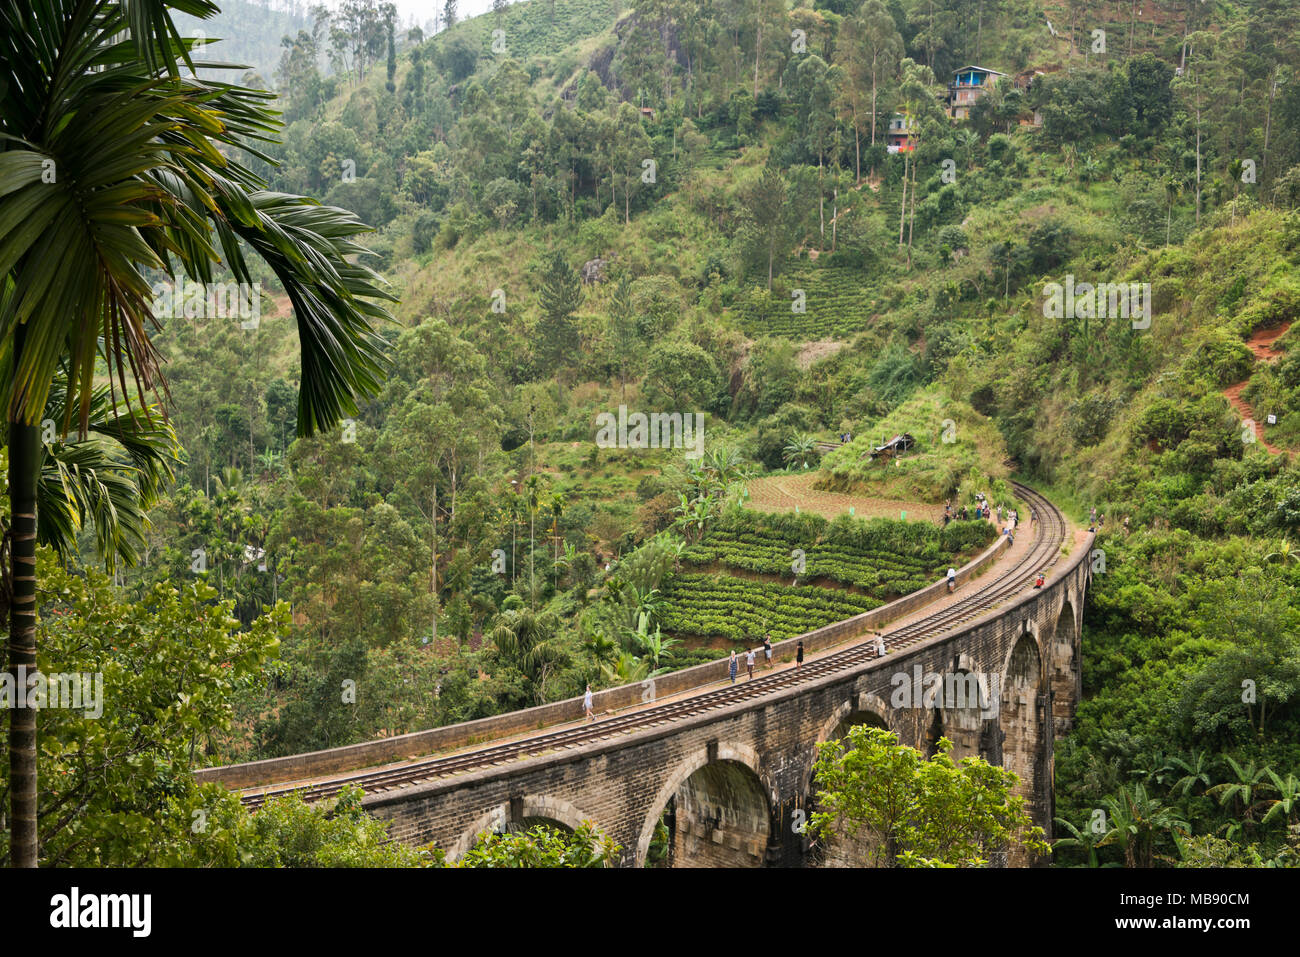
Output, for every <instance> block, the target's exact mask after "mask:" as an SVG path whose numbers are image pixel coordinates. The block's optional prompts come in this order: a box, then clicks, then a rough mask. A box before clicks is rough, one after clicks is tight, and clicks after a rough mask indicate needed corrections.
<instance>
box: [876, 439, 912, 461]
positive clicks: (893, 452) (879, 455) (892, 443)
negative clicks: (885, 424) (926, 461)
mask: <svg viewBox="0 0 1300 957" xmlns="http://www.w3.org/2000/svg"><path fill="white" fill-rule="evenodd" d="M914 445H916V439H914V438H913V437H912V436H911V434H910V433H908V432H901V433H899V434H898V435H896V436H894V437H893V438H892V439H890V440H889V441H888V442H886V443H885V444H884V445H877V446H875V447H874V448H873V449H872V450H871V451H870V452H868V453H867V456H868V457H869V458H870V459H871V460H872V461H873V462H874V461H877V460H880V461H886V462H887V461H889V460H890V459H892V458H896V457H897V456H899V455H902V454H903V453H904V452H906V451H907V450H908V449H910V448H912V447H913V446H914Z"/></svg>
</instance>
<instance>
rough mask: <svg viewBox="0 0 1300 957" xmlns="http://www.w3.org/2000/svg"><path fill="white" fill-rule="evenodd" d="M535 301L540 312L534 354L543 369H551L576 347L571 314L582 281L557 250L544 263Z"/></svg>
mask: <svg viewBox="0 0 1300 957" xmlns="http://www.w3.org/2000/svg"><path fill="white" fill-rule="evenodd" d="M537 299H538V304H539V305H540V306H541V310H542V318H541V321H540V322H538V324H537V337H536V338H537V353H538V355H539V357H541V359H542V360H543V363H544V364H545V366H546V367H548V368H555V367H557V366H559V365H561V364H562V362H563V360H564V358H565V357H566V356H569V355H572V353H573V351H574V350H575V349H576V348H577V345H578V332H577V328H576V327H575V326H574V324H573V314H574V312H576V311H577V309H578V306H579V305H581V304H582V279H581V278H579V276H578V271H577V270H576V269H574V268H573V267H572V266H570V265H569V261H568V260H567V259H565V258H564V253H563V252H561V251H560V250H556V251H555V252H553V253H551V254H550V255H549V256H547V257H546V259H545V260H544V264H543V268H542V274H541V285H540V287H539V288H538V290H537Z"/></svg>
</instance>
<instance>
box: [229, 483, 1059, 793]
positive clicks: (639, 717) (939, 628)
mask: <svg viewBox="0 0 1300 957" xmlns="http://www.w3.org/2000/svg"><path fill="white" fill-rule="evenodd" d="M1013 484H1014V487H1015V490H1016V494H1017V495H1018V496H1019V497H1020V498H1021V499H1023V500H1025V501H1026V502H1028V503H1029V505H1030V506H1031V507H1032V508H1034V509H1037V511H1038V516H1039V520H1038V521H1039V528H1038V535H1037V537H1036V538H1035V540H1034V543H1033V547H1032V548H1030V550H1029V551H1028V552H1026V553H1025V555H1023V556H1022V557H1021V559H1020V560H1019V561H1018V562H1016V563H1015V565H1013V566H1011V567H1010V568H1007V569H1005V570H1003V571H1002V573H1001V574H999V575H997V576H995V577H992V578H990V579H989V580H988V581H987V582H985V581H982V580H979V579H977V580H976V581H975V582H973V583H970V584H967V585H966V586H965V588H966V589H967V590H969V592H970V594H969V595H967V596H966V597H965V598H963V599H961V600H960V601H957V602H955V603H953V604H951V605H949V606H947V607H945V608H941V609H939V610H937V611H936V612H935V613H934V614H932V615H927V616H926V617H924V618H921V619H918V620H916V621H913V622H911V623H909V624H905V625H901V626H899V627H898V628H895V629H893V630H892V631H884V632H882V636H883V637H884V640H885V649H886V652H887V653H889V654H897V653H898V652H900V651H904V650H906V649H908V648H910V647H911V646H913V645H915V644H917V643H919V642H921V641H924V640H925V639H927V638H932V637H934V636H935V635H938V634H942V633H944V632H947V631H951V630H952V629H954V628H956V627H959V626H961V625H963V624H965V623H967V622H968V621H972V620H974V619H975V618H978V617H979V616H981V615H983V614H985V613H986V612H988V611H989V610H991V609H992V608H994V607H996V606H998V605H1000V604H1002V603H1003V602H1005V601H1007V600H1008V599H1010V598H1012V597H1014V596H1016V595H1018V594H1020V593H1021V592H1023V591H1025V590H1026V589H1028V588H1031V587H1032V583H1033V579H1034V576H1035V575H1036V574H1037V573H1038V572H1039V571H1042V570H1045V569H1049V568H1051V567H1052V566H1053V565H1055V564H1056V562H1057V560H1058V559H1059V558H1060V556H1061V544H1062V542H1063V541H1064V539H1065V534H1066V522H1065V518H1064V516H1063V515H1062V514H1061V512H1060V510H1059V509H1057V508H1056V506H1054V505H1053V504H1052V503H1051V502H1049V501H1048V500H1047V499H1046V498H1044V497H1043V496H1042V495H1039V494H1038V493H1037V492H1035V491H1033V490H1032V489H1029V488H1027V487H1025V486H1023V485H1020V484H1019V483H1013ZM875 657H876V649H875V640H874V638H873V639H872V640H870V641H864V642H858V643H857V644H854V645H851V646H849V647H848V648H844V649H842V650H840V651H836V652H832V653H831V654H828V655H824V656H822V657H820V658H817V659H815V660H810V661H808V662H806V663H805V664H804V666H803V667H802V668H798V669H795V668H787V669H784V670H782V671H777V672H773V673H770V674H766V675H763V676H762V677H756V678H754V680H752V681H745V682H740V683H737V684H735V685H727V686H725V687H722V688H718V689H715V690H711V691H702V692H700V693H698V694H693V695H690V696H688V697H686V698H682V699H679V700H677V701H671V702H667V703H665V704H660V705H656V706H654V707H651V708H646V709H642V710H637V711H631V712H628V713H625V714H622V715H615V716H614V717H611V718H606V719H603V720H599V721H595V722H593V723H591V724H585V725H581V726H578V727H572V728H566V729H563V730H559V731H553V732H550V733H541V734H537V735H533V736H531V737H528V738H523V739H521V740H518V741H512V742H508V743H505V744H499V745H495V746H493V747H487V748H482V749H479V750H476V751H470V752H467V753H464V754H454V755H449V756H447V757H441V758H429V759H427V760H417V761H415V762H413V763H410V764H405V765H402V766H401V767H396V768H394V767H389V768H387V769H375V770H373V771H359V772H357V773H356V774H352V775H348V776H346V777H339V778H335V779H333V780H330V781H323V782H321V783H319V784H286V785H283V786H279V787H268V788H262V789H258V790H257V791H256V793H245V794H244V796H243V798H242V800H243V803H244V805H245V807H248V808H250V809H256V808H258V807H261V806H262V804H263V803H264V802H265V800H266V799H267V798H268V797H274V796H275V795H277V794H287V793H290V792H293V791H297V792H299V793H301V795H302V797H303V799H304V800H307V801H318V800H322V799H324V798H329V797H333V796H334V795H336V794H338V793H339V791H341V790H342V789H343V788H344V787H345V786H346V785H349V784H355V785H358V786H360V787H361V788H363V789H364V790H365V791H366V792H367V793H383V792H386V791H392V790H397V789H401V788H406V787H410V786H412V785H415V784H424V783H427V782H430V781H434V780H438V779H441V778H450V777H455V776H457V775H460V774H465V773H467V772H469V771H477V770H482V769H484V768H489V767H492V766H498V765H502V764H506V763H508V762H511V761H516V760H520V759H523V758H527V757H534V756H537V755H540V754H545V753H548V752H555V751H563V750H570V749H573V748H576V747H580V746H582V745H584V744H589V743H591V742H593V741H601V740H607V739H611V738H613V737H614V736H615V735H626V734H631V733H633V732H635V731H640V730H645V729H647V728H652V727H659V726H661V725H664V724H667V723H669V722H672V721H675V720H678V719H680V718H686V717H692V716H695V715H700V714H705V713H707V712H709V711H716V710H718V709H720V708H725V707H727V706H729V705H733V704H736V703H738V702H741V701H745V700H749V699H754V698H762V697H764V696H765V695H769V694H772V693H773V692H776V691H780V690H783V689H785V688H789V687H792V686H795V685H798V684H801V683H805V682H809V681H813V680H815V679H817V678H821V677H824V676H826V675H829V674H834V673H836V672H840V671H849V670H852V669H854V668H856V667H858V666H860V665H862V664H863V663H864V662H867V661H871V660H872V659H874V658H875Z"/></svg>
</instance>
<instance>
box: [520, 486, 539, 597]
mask: <svg viewBox="0 0 1300 957" xmlns="http://www.w3.org/2000/svg"><path fill="white" fill-rule="evenodd" d="M524 488H526V489H528V499H527V503H526V504H527V505H528V590H529V591H530V592H531V593H532V594H531V595H530V599H531V601H532V605H533V611H536V610H537V575H536V573H535V569H534V567H533V549H534V547H535V543H536V541H537V512H538V510H540V509H541V507H542V480H541V479H540V478H538V477H537V476H536V475H530V476H528V478H527V479H525V480H524Z"/></svg>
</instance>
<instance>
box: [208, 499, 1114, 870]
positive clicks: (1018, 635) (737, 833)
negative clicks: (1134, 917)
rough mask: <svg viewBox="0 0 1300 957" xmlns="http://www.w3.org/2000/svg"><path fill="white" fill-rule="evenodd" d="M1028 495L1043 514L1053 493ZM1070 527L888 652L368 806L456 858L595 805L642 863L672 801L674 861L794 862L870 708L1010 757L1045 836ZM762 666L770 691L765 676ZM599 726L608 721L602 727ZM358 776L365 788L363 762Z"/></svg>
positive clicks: (1062, 701) (1076, 631) (408, 779)
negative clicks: (836, 754) (947, 620)
mask: <svg viewBox="0 0 1300 957" xmlns="http://www.w3.org/2000/svg"><path fill="white" fill-rule="evenodd" d="M1039 500H1040V501H1041V502H1042V503H1043V504H1042V505H1040V506H1039V510H1040V513H1041V512H1044V508H1045V507H1046V508H1052V507H1051V506H1050V505H1049V504H1047V503H1046V500H1043V499H1041V498H1040V499H1039ZM1052 513H1053V514H1055V515H1057V516H1059V513H1057V512H1055V509H1052ZM1045 524H1047V523H1045ZM1067 534H1068V533H1067V531H1066V528H1065V524H1064V522H1063V521H1062V522H1061V523H1060V531H1059V534H1058V537H1057V540H1056V541H1055V542H1053V541H1052V540H1051V536H1050V534H1044V533H1042V532H1041V531H1040V538H1044V539H1046V540H1045V541H1043V542H1041V543H1040V545H1039V546H1037V547H1038V548H1039V549H1040V552H1041V554H1040V556H1039V557H1036V558H1035V557H1030V558H1029V559H1028V560H1026V561H1022V562H1021V566H1020V567H1017V568H1013V569H1010V570H1003V571H1002V572H1001V573H1000V574H999V575H997V576H989V579H990V581H987V582H985V581H984V580H983V579H979V580H976V587H977V588H982V589H984V590H989V589H991V588H992V587H993V586H994V585H996V584H998V583H1002V587H1008V588H1009V591H1008V592H1007V596H1006V597H1005V599H1004V600H1002V601H1000V602H999V603H997V605H996V607H993V608H991V609H989V610H987V611H983V612H980V613H978V614H972V615H970V616H968V619H967V620H966V621H964V622H961V623H959V624H957V625H956V626H955V627H950V628H947V629H946V630H941V629H938V628H936V629H935V630H934V631H933V633H923V634H922V636H921V637H919V639H917V640H913V641H910V642H908V643H907V646H906V647H902V648H900V649H899V650H897V651H894V650H893V648H892V647H891V649H890V653H889V654H887V655H886V656H884V657H883V658H882V657H875V656H874V655H872V656H871V657H865V658H863V657H859V658H858V659H856V660H851V661H845V662H842V663H841V664H840V665H839V666H838V667H835V666H832V665H831V664H828V663H826V662H830V661H831V659H832V658H834V656H833V655H831V656H826V659H825V662H822V661H820V660H813V661H810V662H809V663H807V664H805V666H804V668H803V670H802V673H800V674H796V673H795V672H794V670H793V669H785V670H783V671H778V672H774V673H772V674H760V676H759V677H757V678H756V679H755V681H754V682H753V683H752V685H751V688H750V690H749V692H748V693H747V694H746V695H740V694H739V692H740V691H741V690H742V689H744V687H745V685H746V684H747V683H746V682H744V681H742V682H740V683H738V684H737V685H736V686H734V688H732V687H731V686H729V685H726V684H724V686H723V687H722V688H721V689H717V690H715V691H711V692H704V693H702V694H698V695H694V696H689V697H685V698H684V699H682V700H680V701H678V702H677V703H675V704H674V705H671V706H669V705H659V706H656V707H655V708H650V709H648V710H643V711H642V712H641V718H640V719H639V720H637V721H634V722H625V723H622V724H620V723H619V722H618V721H609V722H606V721H598V722H596V723H595V724H593V725H590V726H587V727H585V728H584V729H582V734H581V736H576V735H575V736H574V738H573V740H571V741H570V740H566V739H564V738H563V736H556V740H555V742H554V744H553V745H551V744H545V745H544V746H543V747H542V749H541V750H540V751H539V750H537V749H536V748H535V749H534V750H533V752H532V753H528V752H519V753H518V755H515V754H511V753H507V752H506V751H505V750H504V749H500V750H501V751H502V753H501V757H500V760H493V758H494V751H495V750H497V749H493V748H487V749H484V750H483V751H482V752H476V754H482V755H484V756H485V757H483V758H482V759H481V760H478V761H477V762H474V763H471V764H469V765H467V769H466V770H465V771H463V772H456V773H451V772H448V773H446V774H445V775H444V776H433V775H432V774H431V775H429V776H426V777H423V778H422V777H421V775H420V772H419V771H418V765H412V766H411V767H412V770H411V773H410V774H408V775H405V779H404V780H400V781H399V782H398V783H397V784H395V785H393V786H388V785H385V787H386V789H385V790H374V791H370V790H369V789H368V793H367V794H366V796H365V798H364V805H365V807H366V809H367V810H368V811H369V812H370V813H372V814H373V815H375V816H376V817H378V818H381V819H385V820H388V821H391V833H392V835H393V836H394V837H395V838H396V839H398V840H401V841H404V842H407V843H410V844H426V843H434V844H436V845H437V846H439V847H442V848H443V849H445V850H446V851H448V853H449V854H450V855H451V856H452V857H457V856H459V855H460V854H462V853H464V851H465V850H466V849H467V848H468V847H469V846H470V845H471V844H472V843H473V841H474V839H475V837H476V836H477V835H478V834H479V833H480V832H482V831H485V830H491V829H496V828H500V827H503V826H506V825H509V824H525V823H531V822H533V821H537V820H544V821H549V822H554V823H558V824H560V825H563V826H565V827H568V828H572V827H574V826H576V825H577V824H578V823H579V822H580V821H583V820H590V821H592V822H594V823H595V824H596V825H597V826H598V827H599V828H600V829H601V830H602V831H604V832H605V833H606V834H608V835H609V836H611V837H612V838H613V839H614V840H615V841H617V842H618V844H619V845H621V847H622V852H621V853H622V863H623V864H624V865H626V866H639V865H641V864H643V863H644V861H645V859H646V855H647V852H648V849H649V847H650V844H651V841H652V839H653V838H654V835H655V829H656V825H657V824H658V823H659V822H660V820H661V816H662V815H664V812H665V811H666V810H667V811H668V812H669V818H668V820H669V822H670V823H671V855H672V857H671V860H672V862H673V864H674V865H675V866H747V865H748V866H760V865H768V866H802V865H804V864H806V863H809V858H808V851H809V847H808V840H807V839H806V838H805V837H803V836H802V835H801V834H799V833H797V831H796V825H797V824H798V823H799V822H800V821H802V820H803V819H804V818H805V816H806V815H807V813H808V810H809V805H810V802H811V801H812V800H813V798H814V794H813V788H812V783H813V782H812V767H813V761H814V757H815V750H816V745H817V744H818V743H819V742H821V741H825V740H827V739H828V738H830V737H832V736H839V735H840V734H842V733H843V732H844V729H845V728H846V727H847V726H848V725H850V724H854V723H859V722H869V723H873V724H876V725H878V726H883V727H887V728H889V729H891V730H893V731H895V732H896V733H897V734H898V737H899V739H900V741H901V742H902V743H904V744H908V745H911V746H913V747H916V748H918V749H919V750H921V751H923V752H925V753H932V752H933V746H934V743H935V742H936V741H937V740H938V738H939V737H940V736H946V737H947V738H949V739H950V740H951V741H953V743H954V750H953V757H954V759H960V758H962V757H965V756H967V755H979V756H981V757H983V758H985V759H987V760H988V761H989V762H991V763H993V764H998V765H1002V766H1004V767H1006V768H1009V769H1010V770H1012V771H1014V772H1015V773H1016V774H1017V775H1018V776H1019V779H1020V780H1019V784H1018V785H1017V787H1016V793H1018V794H1020V795H1022V796H1023V797H1024V798H1025V799H1026V804H1027V807H1028V809H1029V811H1030V814H1031V816H1032V818H1033V820H1034V823H1036V824H1038V825H1039V826H1041V827H1042V828H1043V829H1044V830H1045V831H1046V832H1047V833H1048V834H1049V835H1050V834H1051V833H1052V819H1053V811H1054V793H1053V741H1054V739H1055V738H1056V737H1058V736H1060V735H1061V734H1063V733H1064V732H1065V731H1067V730H1068V729H1069V727H1070V723H1071V721H1072V718H1073V714H1074V709H1075V706H1076V704H1077V702H1078V700H1079V694H1080V688H1081V674H1080V633H1081V627H1082V608H1083V599H1084V594H1085V590H1086V588H1087V585H1088V580H1089V571H1090V563H1089V562H1088V561H1087V558H1088V555H1089V552H1090V549H1091V547H1092V536H1091V535H1089V536H1087V537H1085V538H1081V540H1080V541H1078V542H1075V543H1074V546H1073V548H1072V550H1071V552H1070V554H1069V555H1068V556H1067V557H1065V558H1061V557H1060V551H1061V548H1060V543H1061V540H1063V539H1064V538H1065V537H1066V535H1067ZM999 544H1001V543H999ZM997 547H998V546H996V545H995V546H994V548H995V549H996V548H997ZM991 551H992V550H991ZM1049 553H1050V558H1048V557H1046V556H1047V555H1048V554H1049ZM1058 559H1059V560H1058ZM1049 562H1055V563H1056V564H1055V568H1053V570H1052V574H1051V575H1050V577H1049V579H1048V581H1047V584H1046V585H1045V587H1043V588H1041V589H1034V588H1032V577H1033V573H1034V572H1035V571H1036V570H1037V568H1039V567H1043V566H1045V565H1046V564H1048V563H1049ZM975 564H976V563H972V565H975ZM971 567H972V566H967V568H966V569H963V573H966V572H967V570H968V569H970V568H971ZM1013 579H1015V581H1013ZM1006 583H1011V584H1010V585H1007V584H1006ZM832 627H834V626H832ZM890 634H891V633H890V632H889V631H886V632H885V636H886V638H889V637H890ZM859 647H865V645H861V646H859ZM719 664H721V663H719ZM812 666H817V667H812ZM701 667H703V666H701ZM900 675H901V676H903V677H899V676H900ZM930 675H936V676H939V678H938V680H940V681H942V682H943V683H944V686H945V688H946V689H948V690H947V693H946V694H941V695H940V696H939V697H938V699H937V700H928V699H927V696H926V695H925V689H927V688H930V687H933V683H934V681H935V679H928V678H927V677H926V676H930ZM966 676H970V679H969V680H967V678H966ZM981 680H982V681H983V683H984V687H985V688H987V689H988V696H987V697H986V698H985V699H984V700H983V701H979V700H971V698H966V699H965V700H964V701H963V700H962V699H961V698H960V697H954V694H953V692H954V691H956V692H957V694H958V695H960V693H961V692H960V689H962V688H963V687H964V688H965V689H967V690H970V689H972V688H974V687H975V686H976V684H977V683H978V682H979V681H981ZM760 682H766V683H767V684H766V685H764V686H763V687H764V688H768V690H765V691H762V693H760V691H761V689H760V688H759V685H760ZM769 686H770V687H769ZM902 686H907V688H908V690H910V691H911V692H912V697H911V700H908V699H907V698H906V697H904V692H903V691H902V690H900V689H901V688H902ZM714 687H715V688H716V685H715V686H714ZM729 695H730V697H729ZM661 710H662V711H663V712H664V713H663V714H662V716H660V715H659V714H658V712H659V711H661ZM572 716H573V715H572V714H570V715H569V717H572ZM606 725H608V733H601V732H602V731H603V730H604V728H605V726H606ZM535 727H536V726H535ZM538 734H539V740H542V741H546V740H547V739H545V738H544V737H542V736H541V734H540V732H539V733H538ZM336 750H338V751H345V750H347V749H336ZM328 753H329V752H320V754H328ZM303 757H304V758H311V756H303ZM262 763H263V764H266V762H262ZM372 763H373V762H372ZM241 767H242V768H253V767H255V765H244V766H232V767H231V768H228V769H223V768H217V769H211V772H210V773H207V772H201V776H205V777H210V778H211V779H214V780H223V781H225V782H226V783H227V784H228V785H231V786H247V784H248V783H249V781H250V778H249V777H248V775H245V776H244V777H240V773H239V770H238V769H239V768H241ZM223 772H231V773H223ZM252 773H253V772H249V774H252ZM303 777H305V775H299V778H303ZM357 780H358V783H360V784H362V786H363V787H367V788H369V786H368V785H367V783H366V780H365V779H364V775H360V776H358V779H357ZM334 789H335V790H337V787H335V788H334ZM1010 863H1013V864H1019V863H1026V862H1025V861H1023V860H1019V859H1013V860H1012V861H1011V862H1010Z"/></svg>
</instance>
